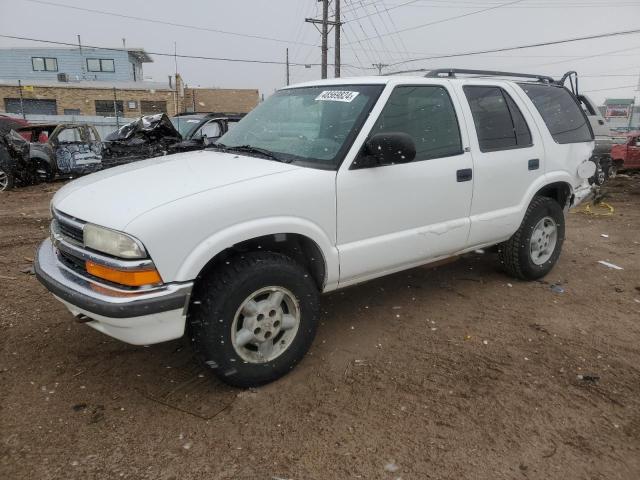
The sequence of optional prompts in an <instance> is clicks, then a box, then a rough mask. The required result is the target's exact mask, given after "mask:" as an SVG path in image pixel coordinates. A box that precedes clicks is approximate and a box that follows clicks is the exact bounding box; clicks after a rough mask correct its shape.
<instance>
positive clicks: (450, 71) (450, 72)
mask: <svg viewBox="0 0 640 480" xmlns="http://www.w3.org/2000/svg"><path fill="white" fill-rule="evenodd" d="M445 74H446V75H447V77H449V78H456V74H462V75H478V76H480V77H516V78H535V79H536V80H538V81H539V82H544V83H556V81H555V80H554V79H553V78H552V77H549V76H547V75H535V74H531V73H513V72H494V71H491V70H468V69H466V68H439V69H437V70H431V71H430V72H429V73H427V74H426V75H425V77H427V78H439V77H442V76H443V75H445Z"/></svg>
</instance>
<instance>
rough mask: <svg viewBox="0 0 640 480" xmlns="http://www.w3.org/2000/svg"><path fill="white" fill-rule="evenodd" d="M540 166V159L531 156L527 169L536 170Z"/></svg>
mask: <svg viewBox="0 0 640 480" xmlns="http://www.w3.org/2000/svg"><path fill="white" fill-rule="evenodd" d="M539 168H540V159H539V158H532V159H531V160H529V170H538V169H539Z"/></svg>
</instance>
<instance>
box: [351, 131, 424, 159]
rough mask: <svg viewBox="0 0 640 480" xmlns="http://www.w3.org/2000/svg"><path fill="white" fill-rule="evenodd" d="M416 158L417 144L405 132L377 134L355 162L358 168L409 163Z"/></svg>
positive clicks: (365, 145) (370, 139) (367, 142)
mask: <svg viewBox="0 0 640 480" xmlns="http://www.w3.org/2000/svg"><path fill="white" fill-rule="evenodd" d="M415 158H416V144H415V142H414V141H413V138H411V136H410V135H408V134H406V133H403V132H388V133H376V134H375V135H373V136H372V137H371V138H369V139H368V140H367V141H366V142H365V144H364V147H363V149H362V151H361V152H360V155H359V156H358V158H357V159H356V161H355V162H354V166H355V167H356V168H368V167H375V166H383V165H394V164H396V163H409V162H411V161H413V160H414V159H415Z"/></svg>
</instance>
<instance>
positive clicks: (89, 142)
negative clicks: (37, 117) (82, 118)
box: [17, 123, 102, 181]
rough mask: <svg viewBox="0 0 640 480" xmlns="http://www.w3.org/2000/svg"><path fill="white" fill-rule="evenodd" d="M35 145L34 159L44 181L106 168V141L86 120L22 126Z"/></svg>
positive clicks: (32, 155) (25, 134) (31, 154)
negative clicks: (103, 156)
mask: <svg viewBox="0 0 640 480" xmlns="http://www.w3.org/2000/svg"><path fill="white" fill-rule="evenodd" d="M17 132H18V133H19V134H20V135H22V136H23V137H25V138H27V140H28V141H29V142H30V144H31V153H30V156H31V160H32V161H33V162H34V163H35V164H36V166H37V170H38V175H39V176H40V178H41V179H42V180H44V181H52V180H54V179H56V178H62V177H64V178H73V177H77V176H80V175H86V174H88V173H92V172H95V171H97V170H100V169H101V168H102V141H101V140H100V135H99V134H98V131H97V130H96V128H95V127H94V126H92V125H88V124H85V123H49V124H41V125H30V126H28V127H21V128H19V129H17Z"/></svg>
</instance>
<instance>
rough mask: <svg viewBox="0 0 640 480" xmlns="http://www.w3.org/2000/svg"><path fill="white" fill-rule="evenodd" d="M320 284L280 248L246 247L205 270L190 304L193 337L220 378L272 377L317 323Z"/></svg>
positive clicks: (285, 368) (261, 380)
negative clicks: (258, 249)
mask: <svg viewBox="0 0 640 480" xmlns="http://www.w3.org/2000/svg"><path fill="white" fill-rule="evenodd" d="M318 296H319V294H318V289H317V287H316V285H315V283H314V281H313V279H312V278H311V276H310V275H309V274H308V273H307V272H306V271H305V270H304V269H303V268H302V267H300V266H299V265H298V264H297V263H296V262H295V261H293V260H292V259H290V258H289V257H287V256H285V255H281V254H278V253H271V252H256V253H247V254H245V255H242V256H237V257H233V258H231V259H230V260H229V261H228V262H226V264H225V265H222V266H220V267H219V268H214V269H213V271H212V272H211V273H210V274H208V275H205V276H204V277H203V278H202V279H201V282H200V284H199V285H198V286H197V288H196V289H195V291H194V294H193V298H192V301H191V307H190V311H189V325H190V332H191V338H192V343H193V345H194V347H195V349H196V351H197V352H198V354H199V356H200V358H201V360H202V361H203V362H204V364H205V365H206V366H208V367H209V368H212V369H213V370H214V371H215V373H216V375H217V376H218V377H219V378H220V379H221V380H222V381H224V382H225V383H228V384H230V385H234V386H238V387H255V386H259V385H263V384H266V383H269V382H272V381H274V380H276V379H278V378H280V377H282V376H283V375H285V374H286V373H288V372H289V371H290V370H291V369H293V367H294V366H295V365H296V364H297V363H298V362H299V361H300V360H301V359H302V357H303V356H304V355H305V353H306V352H307V350H308V349H309V347H310V346H311V343H312V342H313V339H314V337H315V334H316V330H317V326H318Z"/></svg>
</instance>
